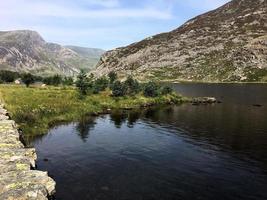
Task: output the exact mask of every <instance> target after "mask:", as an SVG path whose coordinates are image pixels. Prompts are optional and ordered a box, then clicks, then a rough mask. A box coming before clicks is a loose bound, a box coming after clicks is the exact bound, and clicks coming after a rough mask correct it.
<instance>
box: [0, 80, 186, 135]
mask: <svg viewBox="0 0 267 200" xmlns="http://www.w3.org/2000/svg"><path fill="white" fill-rule="evenodd" d="M0 95H1V100H2V102H3V103H4V104H5V107H6V108H7V110H8V111H9V112H10V115H11V118H12V119H13V120H15V121H16V122H17V124H18V125H19V126H20V128H21V129H22V130H23V133H24V134H26V135H41V134H45V133H46V132H47V130H48V129H49V128H50V127H52V126H53V125H55V124H58V123H60V122H70V121H78V120H80V119H81V118H82V117H83V116H85V115H89V114H96V113H101V112H103V111H105V110H108V109H130V108H137V107H141V106H145V105H152V104H153V105H154V104H168V103H182V102H184V101H186V98H183V97H181V96H179V95H176V94H169V95H164V96H159V97H155V98H147V97H144V96H143V95H142V94H138V95H135V96H125V97H116V98H115V97H112V96H111V92H110V91H104V92H101V93H100V94H96V95H88V96H86V97H84V98H79V95H78V92H77V91H76V90H75V89H74V88H72V87H45V88H41V87H30V88H26V87H24V86H16V85H0Z"/></svg>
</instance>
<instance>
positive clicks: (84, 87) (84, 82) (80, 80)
mask: <svg viewBox="0 0 267 200" xmlns="http://www.w3.org/2000/svg"><path fill="white" fill-rule="evenodd" d="M91 78H92V77H91ZM76 87H77V89H78V91H79V92H80V94H82V95H86V94H87V93H88V91H89V89H90V88H92V80H91V79H90V78H88V77H87V75H86V73H85V71H84V70H81V72H80V73H79V74H78V76H77V81H76Z"/></svg>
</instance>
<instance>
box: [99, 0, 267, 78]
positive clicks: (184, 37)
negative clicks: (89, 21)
mask: <svg viewBox="0 0 267 200" xmlns="http://www.w3.org/2000/svg"><path fill="white" fill-rule="evenodd" d="M110 71H116V72H118V73H119V75H120V76H121V77H124V76H126V75H129V74H131V75H133V76H135V77H137V78H139V79H141V80H143V79H144V80H147V79H156V80H172V81H175V80H177V81H181V80H186V81H213V82H216V81H219V82H223V81H267V0H232V1H231V2H229V3H227V4H226V5H224V6H222V7H220V8H218V9H216V10H213V11H211V12H208V13H205V14H203V15H200V16H198V17H196V18H194V19H191V20H190V21H188V22H186V23H185V24H184V25H182V26H181V27H179V28H178V29H176V30H173V31H171V32H168V33H163V34H159V35H156V36H153V37H150V38H147V39H145V40H143V41H141V42H137V43H134V44H131V45H129V46H127V47H122V48H118V49H115V50H112V51H108V52H106V54H105V55H104V56H102V58H101V59H100V62H99V63H98V66H97V69H96V70H95V71H94V73H95V74H96V75H97V76H101V75H106V74H108V73H109V72H110Z"/></svg>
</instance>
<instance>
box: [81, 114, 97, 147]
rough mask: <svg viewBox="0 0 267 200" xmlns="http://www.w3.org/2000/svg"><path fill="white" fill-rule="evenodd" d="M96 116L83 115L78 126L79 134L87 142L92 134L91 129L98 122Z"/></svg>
mask: <svg viewBox="0 0 267 200" xmlns="http://www.w3.org/2000/svg"><path fill="white" fill-rule="evenodd" d="M95 121H96V117H92V116H85V117H83V118H82V119H81V120H80V121H79V122H78V123H77V126H76V130H77V133H78V136H79V137H80V138H81V140H82V141H83V142H86V140H87V138H88V137H89V135H90V130H92V129H94V127H95V124H96V122H95Z"/></svg>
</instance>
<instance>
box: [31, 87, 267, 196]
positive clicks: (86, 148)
mask: <svg viewBox="0 0 267 200" xmlns="http://www.w3.org/2000/svg"><path fill="white" fill-rule="evenodd" d="M173 87H174V88H175V90H176V91H177V92H179V93H181V94H183V95H186V96H191V97H194V96H214V97H216V98H218V99H219V100H220V101H221V102H222V103H220V104H214V105H200V106H194V105H191V104H183V105H180V106H163V107H154V108H150V109H142V110H133V111H114V112H113V113H112V114H110V115H103V116H99V117H85V118H84V120H82V121H81V122H79V123H69V124H66V125H60V126H57V127H55V128H53V129H51V130H50V131H49V132H48V134H47V135H45V136H43V137H39V138H36V139H34V140H33V141H32V143H33V145H34V146H35V148H36V150H37V154H38V161H37V165H38V169H40V170H45V171H49V174H50V175H51V176H52V177H53V178H54V179H55V180H56V182H57V194H56V199H58V200H74V199H78V200H85V199H88V200H91V199H92V200H96V199H97V200H152V199H157V200H159V199H162V200H176V199H182V200H187V199H188V200H192V199H200V200H202V199H203V200H215V199H216V200H220V199H221V200H234V199H242V200H246V199H255V200H260V199H262V200H263V199H264V200H266V199H267V84H265V85H264V84H193V83H192V84H174V85H173Z"/></svg>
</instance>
